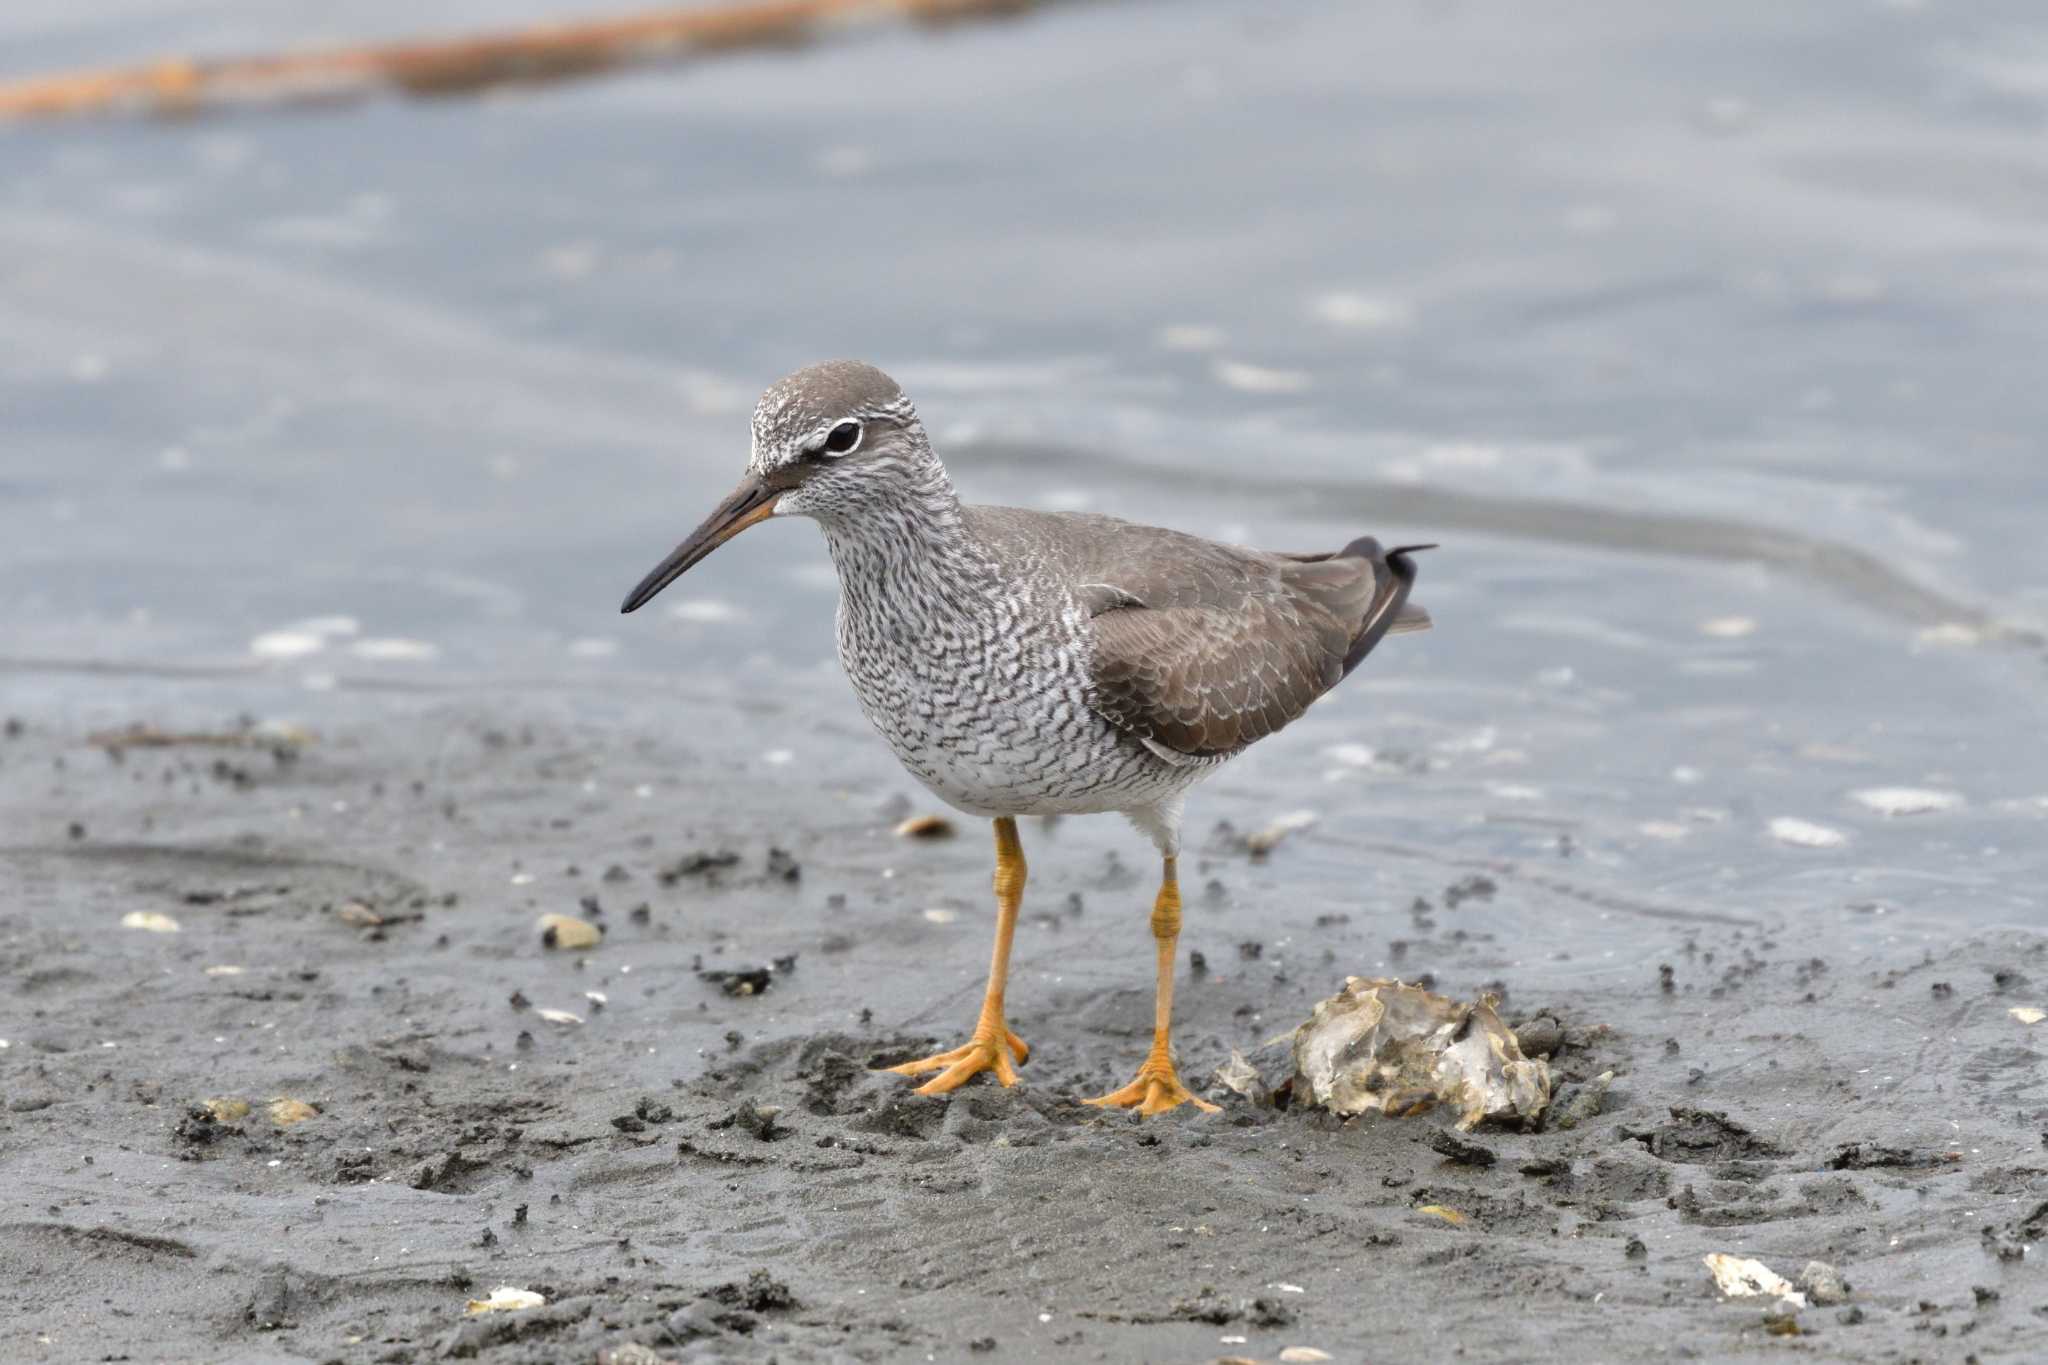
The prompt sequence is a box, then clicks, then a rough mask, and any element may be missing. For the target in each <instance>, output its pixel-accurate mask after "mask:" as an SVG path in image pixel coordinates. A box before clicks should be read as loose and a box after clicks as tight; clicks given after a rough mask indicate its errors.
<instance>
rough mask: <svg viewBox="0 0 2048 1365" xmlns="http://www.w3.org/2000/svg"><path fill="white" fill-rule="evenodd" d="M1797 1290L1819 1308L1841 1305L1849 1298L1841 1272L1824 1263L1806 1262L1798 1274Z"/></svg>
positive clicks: (1846, 1285)
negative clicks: (1835, 1304) (1833, 1304)
mask: <svg viewBox="0 0 2048 1365" xmlns="http://www.w3.org/2000/svg"><path fill="white" fill-rule="evenodd" d="M1798 1284H1799V1288H1800V1290H1801V1291H1802V1292H1804V1293H1805V1295H1806V1298H1807V1301H1808V1302H1809V1303H1813V1304H1816V1305H1820V1306H1823V1307H1824V1306H1826V1305H1828V1304H1832V1303H1842V1302H1844V1301H1846V1300H1847V1299H1848V1297H1849V1284H1848V1282H1847V1281H1846V1280H1844V1279H1843V1278H1842V1272H1841V1271H1839V1270H1837V1269H1835V1268H1834V1267H1833V1266H1832V1265H1829V1264H1828V1263H1827V1262H1826V1261H1808V1262H1807V1263H1806V1268H1805V1269H1804V1270H1802V1271H1800V1272H1799V1280H1798Z"/></svg>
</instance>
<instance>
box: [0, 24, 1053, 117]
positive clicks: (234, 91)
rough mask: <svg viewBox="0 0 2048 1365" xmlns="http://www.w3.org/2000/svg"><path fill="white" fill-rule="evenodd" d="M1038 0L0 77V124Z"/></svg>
mask: <svg viewBox="0 0 2048 1365" xmlns="http://www.w3.org/2000/svg"><path fill="white" fill-rule="evenodd" d="M1035 3H1037V0H739V3H730V4H723V5H718V6H716V7H712V8H692V9H663V10H652V11H649V12H647V13H644V14H635V15H627V16H624V17H621V18H615V19H591V20H579V21H576V22H572V23H561V24H546V25H539V26H536V27H533V28H525V29H514V30H509V31H506V32H500V33H483V34H473V35H470V36H468V37H460V38H438V39H421V40H415V41H408V42H394V43H376V44H371V45H368V46H363V47H350V48H335V49H331V50H328V51H319V52H305V53H286V54H279V55H269V56H257V57H232V58H223V59H219V60H212V61H199V60H193V59H190V58H185V57H169V58H163V59H160V60H158V61H153V62H145V63H142V64H140V65H137V66H128V67H115V68H109V69H105V70H95V71H74V72H67V73H63V74H59V75H54V76H34V77H29V78H26V79H23V80H16V81H0V119H30V118H58V117H65V116H71V115H79V114H97V113H108V112H131V111H134V112H142V113H147V114H157V115H172V114H189V113H195V112H199V111H202V110H204V109H206V108H208V107H209V106H217V105H221V104H227V103H294V102H303V101H312V100H317V101H321V102H333V101H337V100H351V99H366V98H368V97H370V96H371V95H374V94H376V93H378V92H379V91H383V90H399V91H402V92H404V93H407V94H412V95H444V94H456V93H460V92H464V91H470V90H480V89H485V88H488V87H490V86H494V85H503V84H507V83H511V82H541V81H551V80H562V79H566V78H569V77H574V76H582V75H588V74H591V73H594V72H598V71H604V70H607V69H609V68H612V67H616V66H620V65H624V64H626V63H630V62H643V61H653V60H657V59H661V58H674V57H680V56H684V55H687V54H690V53H702V52H712V51H718V50H722V49H731V48H743V47H762V46H769V45H787V44H792V43H799V42H803V41H806V40H807V39H810V38H812V37H814V36H816V35H817V34H818V33H820V32H821V31H824V30H826V29H831V28H846V27H855V26H861V25H869V24H876V23H881V22H885V21H890V20H896V19H909V20H913V21H917V22H923V23H944V22H947V21H951V20H962V19H973V18H982V17H987V16H991V15H997V14H1005V13H1013V12H1016V11H1019V10H1024V9H1028V8H1030V7H1031V6H1032V5H1033V4H1035Z"/></svg>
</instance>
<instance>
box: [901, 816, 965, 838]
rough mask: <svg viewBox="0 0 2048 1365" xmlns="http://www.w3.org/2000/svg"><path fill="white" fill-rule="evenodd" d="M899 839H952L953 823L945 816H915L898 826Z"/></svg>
mask: <svg viewBox="0 0 2048 1365" xmlns="http://www.w3.org/2000/svg"><path fill="white" fill-rule="evenodd" d="M896 837H897V838H899V839H950V838H952V837H953V822H952V821H951V820H948V819H947V818H946V817H945V816H943V815H913V816H911V817H910V818H909V819H908V820H905V821H904V822H903V823H902V824H900V825H898V826H896Z"/></svg>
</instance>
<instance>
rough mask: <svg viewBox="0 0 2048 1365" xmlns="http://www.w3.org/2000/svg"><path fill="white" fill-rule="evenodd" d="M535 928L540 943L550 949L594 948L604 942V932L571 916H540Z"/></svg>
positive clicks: (586, 921)
mask: <svg viewBox="0 0 2048 1365" xmlns="http://www.w3.org/2000/svg"><path fill="white" fill-rule="evenodd" d="M535 927H536V928H538V929H539V930H540V941H541V942H542V943H543V944H545V945H546V946H548V947H550V948H559V949H563V950H574V949H577V948H595V947H596V946H597V945H598V944H599V943H601V942H603V941H604V930H602V929H600V928H598V927H597V926H596V925H595V924H592V923H590V922H589V921H588V920H580V919H577V918H576V917H575V916H573V915H542V916H541V917H540V919H539V921H538V922H537V924H536V925H535Z"/></svg>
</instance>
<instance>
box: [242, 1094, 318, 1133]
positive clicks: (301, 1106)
mask: <svg viewBox="0 0 2048 1365" xmlns="http://www.w3.org/2000/svg"><path fill="white" fill-rule="evenodd" d="M248 1107H249V1106H248V1105H246V1104H245V1105H243V1106H242V1108H243V1109H244V1110H247V1109H248ZM319 1117H320V1111H319V1110H318V1109H315V1108H314V1107H313V1106H312V1105H310V1104H307V1103H306V1102H305V1101H304V1100H295V1099H292V1098H290V1097H289V1096H279V1097H278V1098H277V1099H274V1100H272V1101H271V1102H270V1121H271V1122H272V1123H274V1124H276V1125H277V1126H278V1127H280V1128H289V1127H291V1126H292V1125H293V1124H295V1123H304V1122H305V1121H306V1120H307V1119H317V1118H319Z"/></svg>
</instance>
